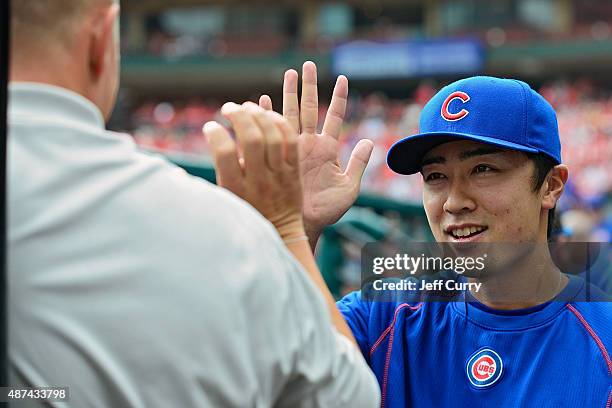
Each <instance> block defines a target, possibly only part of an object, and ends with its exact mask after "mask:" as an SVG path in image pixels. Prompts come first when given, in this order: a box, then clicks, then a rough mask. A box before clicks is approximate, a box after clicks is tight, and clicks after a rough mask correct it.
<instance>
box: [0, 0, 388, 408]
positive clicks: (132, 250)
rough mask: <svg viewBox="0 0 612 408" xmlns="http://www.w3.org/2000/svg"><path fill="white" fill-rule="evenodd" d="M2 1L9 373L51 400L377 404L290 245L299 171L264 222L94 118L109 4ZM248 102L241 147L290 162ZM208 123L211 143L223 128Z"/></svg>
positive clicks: (252, 196)
mask: <svg viewBox="0 0 612 408" xmlns="http://www.w3.org/2000/svg"><path fill="white" fill-rule="evenodd" d="M68 3H70V4H68ZM11 6H12V12H13V16H12V24H11V25H12V28H11V38H12V44H11V45H12V59H11V66H10V69H11V76H10V79H11V82H10V86H9V205H8V207H9V220H8V235H9V264H8V270H9V287H10V294H9V333H10V338H9V345H10V350H9V353H10V370H11V378H12V381H13V385H22V386H39V387H40V386H68V387H69V395H70V399H69V401H68V402H67V403H53V402H51V404H52V405H55V406H74V407H83V406H92V407H152V406H164V407H167V406H176V407H196V406H198V407H268V406H291V407H293V406H305V407H328V406H334V407H335V406H347V407H348V406H358V407H374V406H377V405H378V404H379V401H380V394H379V389H378V384H377V383H376V380H375V378H374V376H373V375H372V373H371V372H370V370H369V369H368V367H367V364H366V363H365V361H364V359H363V357H362V356H361V354H360V352H359V350H358V349H357V347H356V346H355V343H354V339H353V337H352V335H351V333H350V330H348V327H347V326H346V323H345V322H344V320H343V319H342V318H341V317H340V315H339V313H338V311H337V310H336V309H335V306H334V305H333V301H332V300H331V297H330V296H329V293H328V292H326V290H325V287H324V284H322V281H321V280H320V275H317V273H318V271H317V270H316V265H315V264H314V262H313V260H312V254H311V253H310V251H309V250H308V244H307V242H306V241H304V240H303V239H302V238H303V237H304V236H305V235H304V226H303V223H302V220H301V188H300V184H299V172H296V168H297V167H296V165H295V162H294V163H293V165H291V166H285V167H283V168H282V169H280V170H278V171H279V172H280V173H279V174H282V175H284V177H289V176H291V177H295V178H296V181H297V183H296V188H295V189H293V190H292V191H290V192H287V191H286V192H285V193H284V194H285V196H284V197H285V198H288V199H291V200H294V201H292V202H295V205H294V206H293V207H291V212H289V213H282V214H278V213H275V212H274V211H265V210H264V213H265V215H266V216H267V217H268V218H269V219H270V220H271V221H272V224H271V223H269V222H267V221H266V220H265V219H264V217H262V216H261V215H260V214H259V213H257V212H256V211H255V210H254V208H253V207H252V206H250V205H249V204H247V203H246V202H244V201H242V200H241V199H239V198H238V197H236V196H235V195H233V194H232V193H230V192H228V191H226V190H224V189H221V188H219V187H216V186H213V185H211V184H209V183H207V182H205V181H202V180H200V179H196V178H193V177H191V176H189V175H187V174H186V173H185V172H184V171H182V170H181V169H179V168H177V167H175V166H173V165H171V164H169V163H168V162H167V161H165V160H164V159H163V158H160V157H156V156H152V155H147V154H145V153H142V152H140V151H139V150H138V149H137V147H136V146H135V144H134V142H133V140H132V139H131V138H130V137H129V136H128V135H124V134H119V133H114V132H110V131H106V130H105V128H104V123H105V119H107V118H108V117H109V115H110V112H111V111H112V108H113V105H114V102H115V97H116V90H117V86H118V66H119V50H118V38H117V31H116V21H117V14H118V6H117V5H116V4H113V3H112V1H111V0H65V1H61V2H60V1H56V0H28V1H22V0H11ZM261 112H262V111H261V110H259V108H257V109H253V108H252V107H239V106H237V105H236V106H232V105H230V106H228V107H227V108H226V109H225V112H224V113H225V114H226V115H227V116H228V118H229V120H230V121H231V122H232V123H233V125H234V128H235V129H236V132H237V136H238V139H239V140H240V141H244V140H248V138H249V137H250V136H252V135H253V134H254V133H253V132H254V131H255V133H257V134H258V135H259V136H258V137H259V138H260V139H261V137H264V138H267V139H266V140H270V138H271V137H275V136H279V135H281V137H282V138H283V140H285V141H286V142H287V146H289V147H290V148H287V149H284V151H285V153H287V152H289V153H291V152H293V153H294V155H293V157H294V159H293V160H295V157H296V154H295V143H292V142H291V143H289V142H290V141H291V140H295V137H297V136H295V135H293V134H291V131H290V128H289V127H287V122H286V120H285V119H282V118H281V117H280V116H278V115H277V116H274V115H272V114H266V116H265V118H264V119H263V122H262V123H264V124H267V127H261V126H252V123H253V121H254V120H259V119H257V118H258V117H260V116H261ZM266 118H267V119H266ZM245 121H251V125H249V126H246V127H241V124H243V123H245ZM258 123H259V122H258ZM270 124H272V125H270ZM283 129H284V130H283ZM288 129H289V130H288ZM208 131H209V133H210V134H209V137H210V138H211V142H212V143H213V144H215V143H217V145H216V147H217V148H219V145H218V143H219V142H220V140H221V139H219V135H222V134H221V133H220V129H219V128H218V127H215V125H214V124H210V125H208ZM258 132H260V133H258ZM221 141H222V140H221ZM246 145H249V144H248V142H247V144H246ZM267 146H268V145H267ZM291 146H293V147H291ZM247 150H248V149H247ZM256 153H257V152H256ZM257 154H261V151H259V152H258V153H257ZM247 156H248V157H247ZM249 157H260V156H256V155H255V156H249V155H248V154H247V155H245V159H247V160H246V162H244V163H243V164H244V165H245V168H244V170H245V174H246V176H249V175H253V174H255V173H254V172H255V171H256V170H257V167H252V166H251V164H252V163H254V162H249V160H250V159H249ZM260 158H261V157H260ZM364 166H365V164H364ZM249 177H250V176H249ZM248 180H250V179H249V178H248ZM272 181H273V180H272ZM281 185H282V184H274V182H273V183H272V185H270V186H268V187H270V188H271V190H269V191H268V193H269V192H270V191H278V186H281ZM249 191H250V193H249V195H248V197H245V198H247V199H249V200H252V202H254V203H260V202H261V200H263V201H264V202H265V203H268V201H266V200H267V199H269V198H270V194H268V195H266V192H265V191H259V192H258V191H256V190H255V191H254V190H252V189H250V190H249ZM296 197H298V198H296ZM256 207H258V206H257V205H256ZM258 208H259V207H258ZM264 208H265V207H264ZM286 208H287V207H284V209H286ZM274 227H276V231H275V229H274ZM279 235H280V236H279ZM283 239H284V240H285V242H283ZM304 246H306V247H304ZM288 248H289V250H288ZM290 251H291V252H293V254H294V255H295V256H296V257H297V259H298V260H299V261H300V262H301V263H302V265H300V264H299V263H298V262H297V261H296V259H295V258H294V257H293V256H292V254H291V253H290ZM317 276H318V278H317ZM326 303H327V304H326Z"/></svg>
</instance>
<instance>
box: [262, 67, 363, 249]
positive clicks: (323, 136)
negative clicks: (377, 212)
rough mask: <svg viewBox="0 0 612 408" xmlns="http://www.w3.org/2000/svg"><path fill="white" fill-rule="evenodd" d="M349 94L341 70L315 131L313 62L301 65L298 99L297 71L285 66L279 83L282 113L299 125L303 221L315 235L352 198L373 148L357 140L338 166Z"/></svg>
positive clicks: (269, 105) (316, 102)
mask: <svg viewBox="0 0 612 408" xmlns="http://www.w3.org/2000/svg"><path fill="white" fill-rule="evenodd" d="M347 96H348V80H347V79H346V77H344V76H339V77H338V79H337V81H336V85H335V87H334V92H333V96H332V100H331V103H330V105H329V109H328V111H327V114H326V116H325V122H324V123H323V130H322V132H321V133H317V120H318V107H319V99H318V92H317V68H316V65H315V64H314V63H312V62H310V61H309V62H306V63H304V66H303V67H302V97H301V100H300V102H299V103H298V74H297V72H296V71H294V70H289V71H287V72H285V78H284V84H283V116H285V118H286V119H287V120H289V122H290V123H291V125H292V126H293V127H294V128H295V129H296V130H297V131H298V133H299V134H300V136H299V151H300V172H301V177H302V183H303V191H304V226H305V228H306V231H307V233H308V235H309V237H310V238H311V242H313V240H314V241H316V239H317V238H318V235H319V234H320V232H321V231H322V229H323V228H324V227H325V226H327V225H330V224H333V223H335V222H336V221H338V220H339V219H340V217H341V216H342V215H343V214H344V213H345V212H346V211H347V210H348V209H349V208H350V206H351V205H352V204H353V203H354V202H355V199H356V198H357V195H358V193H359V186H360V183H361V177H362V176H363V172H364V171H365V168H366V165H367V163H368V160H369V159H370V155H371V153H372V149H373V146H374V145H373V143H372V142H371V141H370V140H367V139H364V140H361V141H360V142H359V143H358V144H357V145H356V146H355V148H354V149H353V152H352V153H351V157H350V159H349V163H348V165H347V167H346V169H344V170H343V169H342V168H341V167H340V163H339V159H338V153H339V150H340V142H339V140H338V138H339V136H340V130H341V128H342V123H343V121H344V114H345V111H346V102H347ZM259 103H260V105H261V106H262V107H264V108H266V109H272V102H271V100H270V98H269V97H268V96H266V95H264V96H262V97H261V98H260V101H259Z"/></svg>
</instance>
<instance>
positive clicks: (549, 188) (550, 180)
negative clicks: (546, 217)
mask: <svg viewBox="0 0 612 408" xmlns="http://www.w3.org/2000/svg"><path fill="white" fill-rule="evenodd" d="M568 174H569V172H568V169H567V166H566V165H564V164H558V165H556V166H555V167H553V168H552V169H551V170H550V172H549V173H548V175H547V176H546V180H545V181H544V185H543V186H542V188H543V193H544V195H543V196H542V208H544V209H547V210H550V209H553V208H555V205H557V201H558V200H559V198H560V197H561V194H562V193H563V189H564V188H565V183H567V177H568Z"/></svg>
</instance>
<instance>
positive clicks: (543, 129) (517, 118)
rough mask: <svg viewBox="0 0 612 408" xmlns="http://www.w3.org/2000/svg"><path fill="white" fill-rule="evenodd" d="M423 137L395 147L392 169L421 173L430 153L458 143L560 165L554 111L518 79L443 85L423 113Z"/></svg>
mask: <svg viewBox="0 0 612 408" xmlns="http://www.w3.org/2000/svg"><path fill="white" fill-rule="evenodd" d="M419 132H420V133H419V134H416V135H412V136H408V137H406V138H404V139H401V140H399V141H397V142H396V143H395V144H394V145H393V146H391V149H389V153H388V154H387V164H388V166H389V168H391V170H393V171H394V172H396V173H399V174H414V173H418V172H419V171H420V170H421V161H422V160H423V156H424V155H425V154H426V153H427V152H428V151H429V150H431V149H432V148H434V147H435V146H437V145H439V144H442V143H446V142H451V141H456V140H458V139H467V140H474V141H477V142H482V143H487V144H491V145H495V146H499V147H503V148H508V149H514V150H520V151H523V152H530V153H543V154H545V155H547V156H549V157H551V158H552V159H554V160H555V162H556V163H557V164H559V163H561V142H560V141H559V128H558V126H557V115H556V114H555V111H554V109H553V108H552V106H550V104H549V103H548V102H546V100H545V99H544V98H543V97H542V96H541V95H540V94H538V93H537V92H536V91H534V90H533V89H531V88H530V87H529V85H527V84H526V83H525V82H522V81H518V80H515V79H501V78H494V77H486V76H477V77H472V78H466V79H462V80H459V81H457V82H453V83H452V84H450V85H447V86H445V87H444V88H442V89H441V90H440V91H439V92H438V93H437V94H436V95H434V97H433V98H431V100H430V101H429V102H428V103H427V105H425V107H424V108H423V111H422V112H421V118H420V121H419Z"/></svg>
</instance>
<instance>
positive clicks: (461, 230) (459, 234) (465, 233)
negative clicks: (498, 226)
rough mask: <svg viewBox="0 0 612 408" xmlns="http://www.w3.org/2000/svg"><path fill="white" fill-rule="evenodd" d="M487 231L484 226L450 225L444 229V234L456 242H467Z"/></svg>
mask: <svg viewBox="0 0 612 408" xmlns="http://www.w3.org/2000/svg"><path fill="white" fill-rule="evenodd" d="M487 229H488V228H487V227H486V226H484V225H476V224H461V225H450V226H448V227H446V228H445V229H444V232H445V233H447V234H448V235H450V236H451V237H452V238H454V239H456V240H469V239H471V238H474V237H476V236H478V235H480V234H482V233H483V232H484V231H486V230H487Z"/></svg>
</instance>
